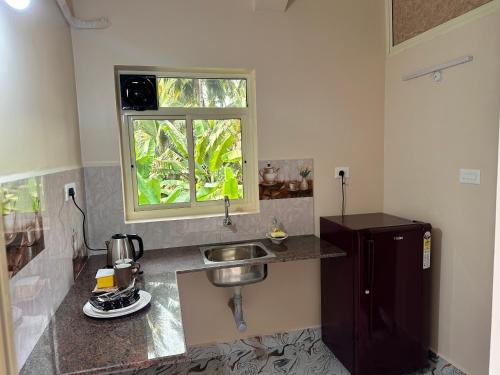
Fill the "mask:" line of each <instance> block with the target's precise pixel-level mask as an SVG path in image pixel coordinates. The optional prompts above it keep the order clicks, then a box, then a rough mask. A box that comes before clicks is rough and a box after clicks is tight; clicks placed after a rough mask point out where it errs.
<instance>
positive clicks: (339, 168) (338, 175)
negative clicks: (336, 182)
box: [335, 167, 349, 178]
mask: <svg viewBox="0 0 500 375" xmlns="http://www.w3.org/2000/svg"><path fill="white" fill-rule="evenodd" d="M340 171H344V178H348V177H349V167H336V168H335V178H340Z"/></svg>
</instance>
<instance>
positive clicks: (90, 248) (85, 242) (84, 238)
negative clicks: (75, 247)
mask: <svg viewBox="0 0 500 375" xmlns="http://www.w3.org/2000/svg"><path fill="white" fill-rule="evenodd" d="M69 196H70V197H71V199H72V200H73V203H74V204H75V206H76V208H78V211H80V212H81V213H82V216H83V225H82V227H83V243H84V244H85V247H86V248H87V249H89V250H90V251H106V249H94V248H92V247H90V246H89V245H88V243H87V236H86V235H85V221H86V219H87V218H86V216H85V212H83V210H82V209H81V208H80V206H79V205H78V204H77V203H76V200H75V192H74V191H73V190H72V189H70V191H69Z"/></svg>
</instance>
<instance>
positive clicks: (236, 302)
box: [228, 286, 247, 332]
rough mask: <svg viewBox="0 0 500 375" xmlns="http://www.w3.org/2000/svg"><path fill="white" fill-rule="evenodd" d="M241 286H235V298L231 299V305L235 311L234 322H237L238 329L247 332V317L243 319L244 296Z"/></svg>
mask: <svg viewBox="0 0 500 375" xmlns="http://www.w3.org/2000/svg"><path fill="white" fill-rule="evenodd" d="M241 290H242V287H241V286H235V287H234V295H233V298H231V299H230V300H229V303H228V305H229V307H230V308H231V311H232V312H233V316H234V322H235V323H236V328H238V331H240V332H245V331H246V329H247V323H246V322H245V319H243V297H242V295H241Z"/></svg>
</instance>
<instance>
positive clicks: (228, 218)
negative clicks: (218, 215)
mask: <svg viewBox="0 0 500 375" xmlns="http://www.w3.org/2000/svg"><path fill="white" fill-rule="evenodd" d="M229 206H231V202H229V197H228V196H227V195H224V213H225V216H224V221H223V223H222V224H223V225H224V226H225V227H228V226H230V225H232V224H233V222H232V220H231V216H229Z"/></svg>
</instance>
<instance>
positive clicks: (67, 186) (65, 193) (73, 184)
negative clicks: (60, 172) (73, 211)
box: [64, 182, 76, 202]
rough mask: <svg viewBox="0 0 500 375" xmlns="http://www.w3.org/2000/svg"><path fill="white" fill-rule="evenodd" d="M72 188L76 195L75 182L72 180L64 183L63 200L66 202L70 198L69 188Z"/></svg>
mask: <svg viewBox="0 0 500 375" xmlns="http://www.w3.org/2000/svg"><path fill="white" fill-rule="evenodd" d="M71 188H73V191H74V192H75V196H76V184H75V183H74V182H70V183H69V184H66V185H64V200H65V201H66V202H67V201H69V200H70V199H71V197H70V196H69V189H71Z"/></svg>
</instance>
